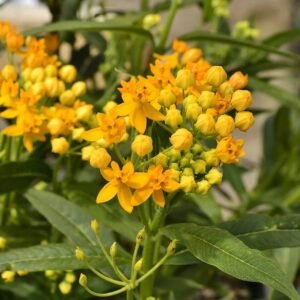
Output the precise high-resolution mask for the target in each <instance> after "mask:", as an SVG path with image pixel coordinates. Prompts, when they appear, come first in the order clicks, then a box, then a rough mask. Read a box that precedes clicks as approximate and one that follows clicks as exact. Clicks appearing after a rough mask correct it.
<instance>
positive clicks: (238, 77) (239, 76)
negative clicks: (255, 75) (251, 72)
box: [229, 71, 248, 90]
mask: <svg viewBox="0 0 300 300" xmlns="http://www.w3.org/2000/svg"><path fill="white" fill-rule="evenodd" d="M229 83H230V84H231V86H232V87H233V88H234V89H235V90H240V89H242V88H244V87H245V86H246V85H247V84H248V76H247V75H244V74H243V73H242V72H240V71H239V72H235V73H233V74H232V75H231V76H230V78H229Z"/></svg>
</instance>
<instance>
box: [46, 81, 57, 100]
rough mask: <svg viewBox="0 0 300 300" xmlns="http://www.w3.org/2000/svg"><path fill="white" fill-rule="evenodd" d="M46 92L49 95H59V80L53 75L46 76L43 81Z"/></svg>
mask: <svg viewBox="0 0 300 300" xmlns="http://www.w3.org/2000/svg"><path fill="white" fill-rule="evenodd" d="M44 83H45V87H46V92H47V95H48V96H49V97H51V98H52V97H56V96H58V95H59V91H60V86H59V81H58V79H57V78H55V77H49V78H46V79H45V81H44Z"/></svg>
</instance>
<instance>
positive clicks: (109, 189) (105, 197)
mask: <svg viewBox="0 0 300 300" xmlns="http://www.w3.org/2000/svg"><path fill="white" fill-rule="evenodd" d="M118 189H119V187H118V185H114V184H113V183H112V182H108V183H107V184H106V185H105V186H104V187H103V188H102V189H101V190H100V192H99V194H98V196H97V200H96V202H97V203H103V202H107V201H109V200H111V199H112V198H113V197H114V196H116V194H117V193H118Z"/></svg>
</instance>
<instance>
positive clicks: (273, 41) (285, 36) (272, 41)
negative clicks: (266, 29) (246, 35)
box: [263, 28, 300, 47]
mask: <svg viewBox="0 0 300 300" xmlns="http://www.w3.org/2000/svg"><path fill="white" fill-rule="evenodd" d="M296 40H300V29H299V28H294V29H289V30H285V31H282V32H278V33H276V34H274V35H271V36H270V37H268V38H267V39H265V40H264V41H263V43H264V44H266V45H268V46H272V47H280V46H282V45H284V44H287V43H290V42H293V41H296Z"/></svg>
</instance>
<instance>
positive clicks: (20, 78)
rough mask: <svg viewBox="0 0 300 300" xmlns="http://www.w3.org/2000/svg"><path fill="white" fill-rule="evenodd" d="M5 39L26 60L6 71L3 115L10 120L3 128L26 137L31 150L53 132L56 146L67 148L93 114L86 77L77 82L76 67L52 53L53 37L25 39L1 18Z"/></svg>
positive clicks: (0, 95) (0, 99)
mask: <svg viewBox="0 0 300 300" xmlns="http://www.w3.org/2000/svg"><path fill="white" fill-rule="evenodd" d="M0 40H1V41H2V42H3V43H4V45H5V47H6V49H7V51H8V52H11V55H12V56H11V58H12V62H13V61H18V62H20V63H19V64H16V65H14V64H13V63H12V64H7V65H5V66H4V67H3V68H2V70H1V73H0V106H1V107H2V112H1V114H0V115H1V117H3V118H5V119H8V120H9V122H10V125H9V126H7V127H6V128H4V130H2V133H3V134H6V135H9V136H23V143H24V146H25V148H26V149H27V150H28V151H32V149H33V141H35V140H38V141H45V140H46V138H47V136H50V137H51V143H52V151H53V152H54V153H60V154H62V153H65V152H66V151H67V150H68V148H69V141H68V140H70V139H71V138H73V139H75V140H79V139H80V136H81V134H82V133H83V132H84V130H85V129H84V127H86V126H87V123H88V121H89V119H90V117H91V116H92V113H93V106H92V105H89V104H87V103H85V102H84V101H81V100H80V97H82V96H83V95H84V94H85V93H86V84H85V82H83V81H76V77H77V71H76V69H75V67H74V66H72V65H62V63H61V62H60V61H59V60H58V58H57V56H56V55H53V54H51V52H52V51H53V50H54V49H55V47H54V46H55V45H54V46H53V39H52V45H51V43H50V44H49V39H47V38H40V39H37V38H35V37H27V38H26V39H25V38H24V37H23V35H22V34H20V33H18V32H17V31H16V30H15V29H14V28H13V27H12V26H11V25H10V24H9V23H7V22H0ZM54 44H56V41H55V40H54ZM13 55H15V56H17V59H13Z"/></svg>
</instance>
